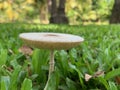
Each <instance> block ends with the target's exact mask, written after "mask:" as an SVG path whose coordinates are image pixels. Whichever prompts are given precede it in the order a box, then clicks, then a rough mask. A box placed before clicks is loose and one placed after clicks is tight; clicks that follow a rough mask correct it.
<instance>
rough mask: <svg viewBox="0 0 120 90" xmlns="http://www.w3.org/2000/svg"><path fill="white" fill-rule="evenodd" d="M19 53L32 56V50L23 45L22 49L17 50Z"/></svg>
mask: <svg viewBox="0 0 120 90" xmlns="http://www.w3.org/2000/svg"><path fill="white" fill-rule="evenodd" d="M19 52H21V53H23V54H25V55H32V53H33V50H32V48H30V47H28V46H26V45H23V46H22V47H20V48H19Z"/></svg>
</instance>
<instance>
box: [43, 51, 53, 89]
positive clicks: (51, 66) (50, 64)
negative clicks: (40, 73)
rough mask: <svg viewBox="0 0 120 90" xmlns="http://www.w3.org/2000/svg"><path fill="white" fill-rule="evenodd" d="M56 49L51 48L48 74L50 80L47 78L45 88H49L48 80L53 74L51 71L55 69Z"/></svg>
mask: <svg viewBox="0 0 120 90" xmlns="http://www.w3.org/2000/svg"><path fill="white" fill-rule="evenodd" d="M54 64H55V62H54V50H51V51H50V62H49V75H48V80H47V83H46V85H45V88H44V90H47V86H48V82H49V80H50V76H51V73H52V72H53V71H54Z"/></svg>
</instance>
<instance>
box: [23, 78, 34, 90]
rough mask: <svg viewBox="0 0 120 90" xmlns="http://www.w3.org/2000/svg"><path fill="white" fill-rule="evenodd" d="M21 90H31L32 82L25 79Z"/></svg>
mask: <svg viewBox="0 0 120 90" xmlns="http://www.w3.org/2000/svg"><path fill="white" fill-rule="evenodd" d="M21 90H32V81H31V80H30V79H27V78H25V79H24V81H23V83H22V87H21Z"/></svg>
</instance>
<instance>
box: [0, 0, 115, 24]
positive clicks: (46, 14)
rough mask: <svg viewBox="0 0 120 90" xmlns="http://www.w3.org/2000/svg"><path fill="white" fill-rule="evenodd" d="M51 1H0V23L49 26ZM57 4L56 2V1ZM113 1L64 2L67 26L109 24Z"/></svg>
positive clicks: (73, 0) (82, 0)
mask: <svg viewBox="0 0 120 90" xmlns="http://www.w3.org/2000/svg"><path fill="white" fill-rule="evenodd" d="M51 1H52V0H0V23H4V22H25V23H41V24H49V18H50V5H51ZM56 2H57V4H58V0H56ZM113 5H114V0H66V3H65V13H66V16H67V17H68V20H69V24H71V25H77V24H83V25H86V24H97V25H100V24H109V19H110V15H111V10H112V8H113Z"/></svg>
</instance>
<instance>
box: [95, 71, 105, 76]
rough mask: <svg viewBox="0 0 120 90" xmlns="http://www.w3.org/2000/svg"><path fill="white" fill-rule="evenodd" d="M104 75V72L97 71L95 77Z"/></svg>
mask: <svg viewBox="0 0 120 90" xmlns="http://www.w3.org/2000/svg"><path fill="white" fill-rule="evenodd" d="M103 75H104V71H97V72H96V73H95V74H94V75H93V77H99V76H103Z"/></svg>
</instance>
